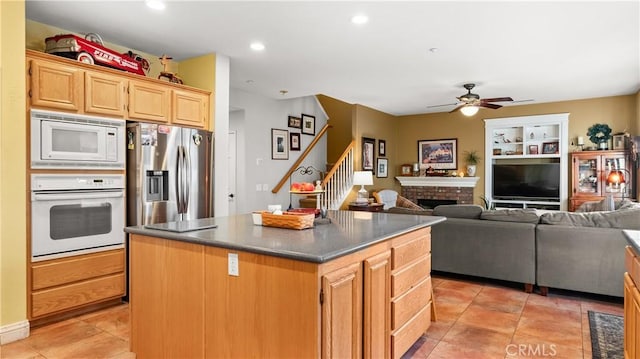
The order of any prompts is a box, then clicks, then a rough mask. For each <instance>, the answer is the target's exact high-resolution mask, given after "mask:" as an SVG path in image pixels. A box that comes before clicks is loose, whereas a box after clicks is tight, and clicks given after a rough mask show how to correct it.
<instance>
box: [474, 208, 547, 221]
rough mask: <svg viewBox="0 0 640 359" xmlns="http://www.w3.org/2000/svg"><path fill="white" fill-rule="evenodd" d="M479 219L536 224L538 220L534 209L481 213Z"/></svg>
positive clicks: (499, 210)
mask: <svg viewBox="0 0 640 359" xmlns="http://www.w3.org/2000/svg"><path fill="white" fill-rule="evenodd" d="M480 219H485V220H488V221H500V222H522V223H538V222H539V221H540V218H539V217H538V215H537V214H536V210H535V209H529V208H527V209H498V210H495V211H483V212H482V213H481V214H480Z"/></svg>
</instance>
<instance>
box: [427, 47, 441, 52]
mask: <svg viewBox="0 0 640 359" xmlns="http://www.w3.org/2000/svg"><path fill="white" fill-rule="evenodd" d="M438 50H440V49H438V48H437V47H432V48H430V49H429V51H431V52H438Z"/></svg>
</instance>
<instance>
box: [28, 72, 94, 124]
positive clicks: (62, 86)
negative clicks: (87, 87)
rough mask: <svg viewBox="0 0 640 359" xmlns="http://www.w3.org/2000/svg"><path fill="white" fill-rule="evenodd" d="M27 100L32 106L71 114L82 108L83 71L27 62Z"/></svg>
mask: <svg viewBox="0 0 640 359" xmlns="http://www.w3.org/2000/svg"><path fill="white" fill-rule="evenodd" d="M28 63H29V65H28V76H30V77H31V81H30V83H31V86H30V88H29V93H28V95H29V98H30V100H31V104H32V105H33V106H39V107H48V108H52V109H60V110H66V111H73V112H81V111H82V108H83V103H82V99H83V94H84V91H83V88H84V71H83V70H82V69H80V68H77V67H74V66H69V65H63V64H60V63H57V62H52V61H44V60H28Z"/></svg>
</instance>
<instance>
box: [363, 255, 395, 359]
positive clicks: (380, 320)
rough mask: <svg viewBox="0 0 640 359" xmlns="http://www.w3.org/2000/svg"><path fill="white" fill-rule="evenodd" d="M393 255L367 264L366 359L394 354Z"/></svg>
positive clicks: (365, 271)
mask: <svg viewBox="0 0 640 359" xmlns="http://www.w3.org/2000/svg"><path fill="white" fill-rule="evenodd" d="M390 299H391V251H390V250H386V251H384V252H382V253H380V254H378V255H376V256H373V257H371V258H367V259H365V260H364V312H363V313H364V333H363V344H364V347H363V348H364V353H363V354H364V358H389V357H390V354H391V349H390V347H391V343H390V341H389V335H390V330H389V328H390V324H389V323H390V321H391V310H390V307H389V300H390Z"/></svg>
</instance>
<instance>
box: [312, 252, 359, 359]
mask: <svg viewBox="0 0 640 359" xmlns="http://www.w3.org/2000/svg"><path fill="white" fill-rule="evenodd" d="M321 301H322V358H360V357H361V356H362V265H361V263H360V262H357V263H353V264H351V265H349V266H347V267H345V268H341V269H338V270H336V271H333V272H331V273H327V274H325V275H324V276H322V299H321Z"/></svg>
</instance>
